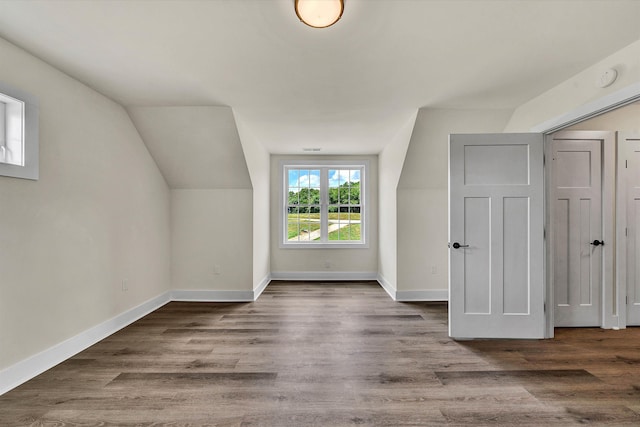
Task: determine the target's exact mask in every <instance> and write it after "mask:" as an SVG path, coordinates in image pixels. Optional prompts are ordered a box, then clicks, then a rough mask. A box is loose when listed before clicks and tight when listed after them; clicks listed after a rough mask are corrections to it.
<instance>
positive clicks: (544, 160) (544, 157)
mask: <svg viewBox="0 0 640 427" xmlns="http://www.w3.org/2000/svg"><path fill="white" fill-rule="evenodd" d="M546 164H547V156H545V155H544V154H543V155H542V166H544V165H546Z"/></svg>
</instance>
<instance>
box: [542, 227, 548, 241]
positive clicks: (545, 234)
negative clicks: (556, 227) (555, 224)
mask: <svg viewBox="0 0 640 427" xmlns="http://www.w3.org/2000/svg"><path fill="white" fill-rule="evenodd" d="M546 238H547V229H546V228H543V229H542V240H545V239H546Z"/></svg>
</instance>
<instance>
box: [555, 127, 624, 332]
mask: <svg viewBox="0 0 640 427" xmlns="http://www.w3.org/2000/svg"><path fill="white" fill-rule="evenodd" d="M554 138H556V139H589V140H601V141H602V154H603V165H602V166H603V170H602V177H603V182H602V223H603V229H602V240H603V241H604V242H605V245H604V247H603V269H602V324H601V327H602V328H605V329H611V328H617V327H619V323H618V321H619V319H618V314H619V310H618V302H617V300H616V299H615V295H617V294H619V290H618V289H617V286H616V282H615V266H614V259H615V249H616V236H615V217H614V216H615V213H614V212H615V210H614V195H615V182H616V181H615V178H616V172H615V165H616V163H615V162H616V133H615V132H609V131H563V132H556V133H554V134H550V135H547V136H546V137H545V157H546V158H548V159H550V158H551V155H552V141H553V139H554ZM545 163H547V162H545ZM550 165H551V163H547V164H545V178H546V180H547V181H546V184H545V188H546V191H545V192H546V204H547V207H546V209H545V211H546V220H545V221H546V230H547V233H546V234H547V239H546V242H545V250H546V257H545V258H546V270H547V271H546V279H547V286H546V295H547V299H546V306H547V311H546V321H547V330H546V333H547V336H548V337H549V338H552V337H553V334H554V331H553V329H554V326H555V321H554V309H553V308H554V307H555V305H554V292H553V291H554V289H555V286H554V275H553V271H554V270H553V265H554V256H553V245H552V242H554V237H555V230H554V226H553V221H552V218H553V208H552V206H553V204H552V200H554V195H555V191H554V189H553V186H552V185H551V183H553V182H555V172H554V170H553V168H552V167H550Z"/></svg>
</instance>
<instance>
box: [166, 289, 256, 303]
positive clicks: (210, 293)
mask: <svg viewBox="0 0 640 427" xmlns="http://www.w3.org/2000/svg"><path fill="white" fill-rule="evenodd" d="M253 295H254V294H253V291H215V290H209V289H193V290H191V289H177V290H174V291H171V301H192V302H250V301H254V298H253Z"/></svg>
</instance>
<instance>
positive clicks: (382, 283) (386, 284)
mask: <svg viewBox="0 0 640 427" xmlns="http://www.w3.org/2000/svg"><path fill="white" fill-rule="evenodd" d="M376 280H377V281H378V283H380V286H382V289H384V290H385V291H386V292H387V293H388V294H389V296H390V297H391V299H392V300H394V301H396V294H397V292H398V291H396V289H395V288H394V287H393V286H392V285H391V283H389V281H387V279H385V278H384V276H382V275H380V274H378V277H377V278H376Z"/></svg>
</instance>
